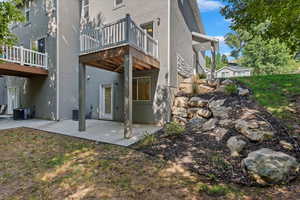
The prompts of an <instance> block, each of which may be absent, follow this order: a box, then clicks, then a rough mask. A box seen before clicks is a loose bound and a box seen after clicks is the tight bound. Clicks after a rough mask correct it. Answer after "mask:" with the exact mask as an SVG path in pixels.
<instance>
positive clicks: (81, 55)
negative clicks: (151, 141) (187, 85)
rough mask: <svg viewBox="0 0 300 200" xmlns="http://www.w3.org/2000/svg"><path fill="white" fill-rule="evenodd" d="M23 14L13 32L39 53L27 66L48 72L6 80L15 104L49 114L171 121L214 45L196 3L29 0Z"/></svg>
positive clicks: (51, 116)
mask: <svg viewBox="0 0 300 200" xmlns="http://www.w3.org/2000/svg"><path fill="white" fill-rule="evenodd" d="M24 12H25V16H26V19H27V21H26V23H25V24H15V25H13V26H12V31H13V33H15V34H16V35H17V36H18V38H19V44H18V46H21V45H22V46H23V47H24V48H27V49H33V50H36V51H38V52H40V53H42V54H41V55H38V54H35V55H36V57H37V59H38V58H39V56H40V57H42V61H41V63H42V64H40V65H32V64H31V63H27V65H31V66H38V67H42V68H43V70H46V71H47V72H46V75H45V74H44V72H36V71H35V72H32V74H30V76H29V75H28V74H26V73H27V72H26V73H25V74H24V73H21V74H18V73H14V74H13V75H15V76H17V77H11V76H7V77H6V78H5V79H6V84H7V88H10V90H11V92H10V93H11V94H10V93H9V92H8V94H9V96H11V95H12V96H15V98H17V99H18V101H17V105H15V106H13V107H18V106H23V107H30V108H32V109H33V110H34V111H35V115H36V117H38V118H44V119H52V120H61V119H70V118H71V117H72V110H74V109H79V107H80V113H83V112H84V113H86V114H88V113H91V116H92V117H93V118H95V119H108V120H115V121H123V120H125V121H126V120H129V121H131V119H130V118H131V117H130V115H131V114H128V113H132V120H133V122H136V123H158V122H162V123H163V122H166V121H168V120H169V119H170V115H171V105H172V99H173V97H174V93H175V92H176V90H177V86H178V84H179V81H180V80H181V79H182V78H186V77H189V76H191V75H192V74H193V73H195V72H197V71H198V70H199V69H198V67H199V66H200V65H203V64H205V63H203V60H204V51H205V50H210V49H211V48H210V46H209V45H210V44H212V45H214V44H215V43H216V41H215V40H210V38H209V37H207V36H204V34H205V31H204V28H203V25H202V22H201V18H200V12H199V9H198V5H197V1H196V0H185V1H182V0H163V1H162V0H152V1H148V0H101V1H99V0H68V1H61V0H57V1H54V0H32V1H29V3H27V4H26V6H25V8H24ZM128 13H129V15H128ZM128 27H130V28H128ZM202 43H203V44H205V45H203V46H202ZM207 44H209V45H207ZM201 47H202V48H201ZM34 53H35V52H33V54H34ZM24 55H25V54H24ZM17 56H18V55H17ZM36 57H34V58H36ZM27 58H28V59H29V60H30V59H31V60H33V58H32V56H31V57H30V56H28V55H26V58H25V59H27ZM23 59H24V58H23ZM21 64H22V62H21ZM25 64H26V63H25ZM85 66H86V67H85ZM131 69H132V72H131V71H130V70H131ZM16 70H17V71H18V68H17V67H16ZM38 73H40V74H38ZM0 75H1V65H0ZM4 75H12V73H10V72H7V73H4ZM27 75H28V76H29V78H28V77H27V78H24V77H20V76H27ZM78 85H79V86H80V88H79V90H78ZM84 97H86V98H84ZM124 97H125V98H124ZM8 99H10V97H8ZM8 104H9V103H8ZM83 105H85V106H84V108H83V107H82V106H83ZM13 107H12V108H11V109H13ZM127 115H129V116H127ZM124 117H125V118H126V119H124ZM81 122H82V119H81ZM82 123H83V122H82Z"/></svg>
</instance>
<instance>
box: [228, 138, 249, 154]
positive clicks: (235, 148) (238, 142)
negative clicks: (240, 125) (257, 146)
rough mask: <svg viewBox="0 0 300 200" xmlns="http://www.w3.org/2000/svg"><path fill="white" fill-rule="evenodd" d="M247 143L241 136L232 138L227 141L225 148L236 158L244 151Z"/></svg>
mask: <svg viewBox="0 0 300 200" xmlns="http://www.w3.org/2000/svg"><path fill="white" fill-rule="evenodd" d="M246 144H247V142H246V141H245V138H244V137H243V136H233V137H231V138H229V140H228V141H227V147H228V148H229V149H230V151H231V156H233V157H237V156H239V153H240V152H241V151H242V150H243V149H244V147H245V146H246Z"/></svg>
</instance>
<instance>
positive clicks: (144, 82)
mask: <svg viewBox="0 0 300 200" xmlns="http://www.w3.org/2000/svg"><path fill="white" fill-rule="evenodd" d="M132 96H133V100H134V101H151V77H136V78H133V85H132Z"/></svg>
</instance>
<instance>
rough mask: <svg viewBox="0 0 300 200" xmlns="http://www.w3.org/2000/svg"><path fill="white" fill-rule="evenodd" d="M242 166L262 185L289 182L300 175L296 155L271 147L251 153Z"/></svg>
mask: <svg viewBox="0 0 300 200" xmlns="http://www.w3.org/2000/svg"><path fill="white" fill-rule="evenodd" d="M242 166H243V167H244V169H246V170H247V172H248V174H249V175H250V176H251V177H252V178H253V179H254V180H255V181H256V182H257V183H259V184H262V185H267V184H277V183H285V182H288V181H290V180H292V179H293V178H295V177H296V176H297V175H298V173H299V167H300V166H299V163H298V162H297V160H296V159H295V158H294V157H292V156H289V155H287V154H285V153H282V152H276V151H273V150H271V149H260V150H258V151H254V152H251V153H249V155H248V157H247V158H245V159H244V160H243V161H242Z"/></svg>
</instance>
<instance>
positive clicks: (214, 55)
mask: <svg viewBox="0 0 300 200" xmlns="http://www.w3.org/2000/svg"><path fill="white" fill-rule="evenodd" d="M211 58H212V66H211V72H210V73H211V74H210V79H211V80H215V73H216V46H215V43H214V42H211Z"/></svg>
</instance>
